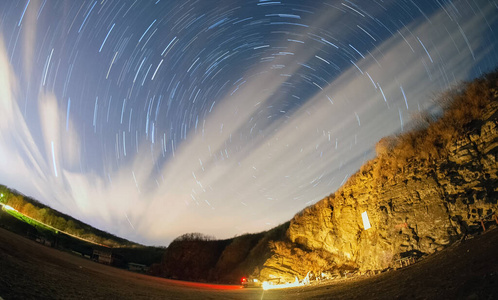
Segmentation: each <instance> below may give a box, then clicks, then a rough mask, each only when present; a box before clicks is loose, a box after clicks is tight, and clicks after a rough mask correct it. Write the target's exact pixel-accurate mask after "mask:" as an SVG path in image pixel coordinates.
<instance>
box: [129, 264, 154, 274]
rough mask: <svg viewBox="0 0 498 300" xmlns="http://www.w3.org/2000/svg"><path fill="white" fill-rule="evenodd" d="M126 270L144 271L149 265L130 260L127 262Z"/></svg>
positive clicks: (147, 269)
mask: <svg viewBox="0 0 498 300" xmlns="http://www.w3.org/2000/svg"><path fill="white" fill-rule="evenodd" d="M128 270H129V271H132V272H140V273H145V272H147V271H149V267H147V266H146V265H142V264H137V263H132V262H130V263H128Z"/></svg>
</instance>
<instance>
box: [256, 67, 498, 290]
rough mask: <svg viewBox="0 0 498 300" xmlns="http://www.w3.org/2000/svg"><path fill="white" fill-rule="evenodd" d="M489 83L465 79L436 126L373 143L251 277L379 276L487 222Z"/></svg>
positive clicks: (494, 135) (492, 180)
mask: <svg viewBox="0 0 498 300" xmlns="http://www.w3.org/2000/svg"><path fill="white" fill-rule="evenodd" d="M496 87H497V75H496V73H495V74H490V75H488V76H487V77H483V78H481V79H479V80H476V81H474V82H471V83H467V84H466V85H465V88H464V89H463V90H461V91H458V92H454V93H453V95H452V101H451V104H449V105H447V107H444V109H445V113H444V115H443V116H442V117H441V118H439V119H438V120H429V122H428V123H427V124H426V126H423V127H422V128H418V129H417V130H413V131H412V132H409V133H405V134H403V135H401V136H398V137H391V138H385V139H383V140H381V141H380V142H379V144H378V145H377V149H376V150H377V157H376V158H375V159H373V160H371V161H369V162H368V163H367V164H365V165H364V166H363V167H362V168H361V169H360V170H359V171H358V172H357V173H356V174H355V175H354V176H352V177H351V178H350V179H349V180H348V182H347V183H346V184H345V185H344V186H342V187H341V188H340V189H339V190H338V191H336V192H335V193H334V194H332V195H330V196H329V197H327V198H325V199H323V200H321V201H319V202H318V203H316V204H315V205H313V206H310V207H308V208H306V209H304V210H303V211H302V212H300V213H299V214H297V215H296V216H295V217H294V218H293V219H292V220H291V222H290V226H289V229H288V230H287V235H286V239H284V240H281V241H273V242H272V243H271V244H270V247H271V250H272V255H271V257H270V258H269V259H268V260H267V261H266V262H265V263H264V266H263V268H262V269H261V271H260V276H259V277H260V279H262V280H272V278H282V280H286V281H293V280H294V277H295V276H297V277H298V278H300V279H302V278H303V277H304V276H306V274H307V272H308V271H312V272H314V273H315V274H317V273H318V274H320V272H329V273H330V272H332V273H340V272H346V271H348V270H357V271H359V272H365V271H369V270H373V271H375V270H383V269H386V268H389V267H393V264H394V263H395V261H396V259H400V258H403V257H404V256H422V255H426V254H431V253H433V252H435V251H438V250H441V249H443V248H444V247H446V246H448V245H450V244H451V243H453V242H455V241H457V240H459V239H461V238H463V237H464V236H465V235H467V234H471V233H473V232H475V231H476V230H482V229H481V220H484V225H487V224H489V222H492V221H493V220H492V215H491V214H493V213H495V212H496V211H497V208H498V205H497V199H498V162H497V160H498V118H497V117H498V101H497V99H498V90H497V88H496ZM364 212H366V214H367V215H368V218H369V222H370V224H371V228H370V229H367V230H365V229H364V223H363V219H362V213H364Z"/></svg>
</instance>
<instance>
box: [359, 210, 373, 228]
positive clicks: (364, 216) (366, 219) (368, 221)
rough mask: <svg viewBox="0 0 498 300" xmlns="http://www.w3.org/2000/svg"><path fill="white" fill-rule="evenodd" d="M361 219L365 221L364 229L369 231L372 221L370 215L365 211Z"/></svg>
mask: <svg viewBox="0 0 498 300" xmlns="http://www.w3.org/2000/svg"><path fill="white" fill-rule="evenodd" d="M361 218H362V219H363V228H365V230H367V229H369V228H370V227H372V226H370V220H369V219H368V214H367V212H366V211H364V212H363V213H362V214H361Z"/></svg>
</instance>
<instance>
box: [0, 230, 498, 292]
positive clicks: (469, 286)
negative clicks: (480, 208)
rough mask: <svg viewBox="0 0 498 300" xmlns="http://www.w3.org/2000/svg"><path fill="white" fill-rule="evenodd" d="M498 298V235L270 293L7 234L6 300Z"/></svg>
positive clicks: (2, 239) (0, 269)
mask: <svg viewBox="0 0 498 300" xmlns="http://www.w3.org/2000/svg"><path fill="white" fill-rule="evenodd" d="M2 298H3V299H4V300H9V299H368V300H371V299H498V229H494V230H488V231H487V232H485V233H484V234H481V235H478V236H476V237H475V238H473V239H470V240H466V241H463V242H462V243H460V244H458V245H454V246H452V247H450V248H448V249H446V250H444V251H441V252H439V253H437V254H435V255H432V256H430V257H429V258H427V259H424V260H422V261H419V262H417V263H415V264H413V265H411V266H408V267H405V268H403V269H399V270H396V271H390V272H385V273H382V274H379V275H376V276H371V277H356V278H351V279H346V280H341V281H335V282H329V283H322V284H319V285H315V286H309V287H299V288H292V289H285V290H270V291H263V290H262V289H252V288H247V289H244V288H241V287H240V286H227V285H210V284H199V283H189V282H182V281H174V280H167V279H163V278H157V277H151V276H146V275H142V274H137V273H132V272H128V271H125V270H121V269H116V268H113V267H109V266H105V265H101V264H98V263H95V262H92V261H90V260H87V259H84V258H81V257H78V256H75V255H72V254H69V253H65V252H61V251H58V250H56V249H53V248H49V247H45V246H42V245H40V244H37V243H36V242H34V241H31V240H28V239H26V238H24V237H21V236H18V235H16V234H13V233H11V232H9V231H6V230H5V229H2V228H0V299H2Z"/></svg>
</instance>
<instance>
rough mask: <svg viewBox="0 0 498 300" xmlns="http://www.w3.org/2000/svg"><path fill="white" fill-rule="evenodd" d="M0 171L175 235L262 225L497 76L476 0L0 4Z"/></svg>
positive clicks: (78, 213) (63, 207)
mask: <svg viewBox="0 0 498 300" xmlns="http://www.w3.org/2000/svg"><path fill="white" fill-rule="evenodd" d="M0 17H1V19H0V90H1V92H0V106H1V107H0V109H1V120H0V170H1V171H0V181H1V183H2V184H6V185H7V186H9V187H12V188H16V189H18V190H19V191H21V192H23V193H25V194H27V195H30V196H33V197H34V198H37V199H39V200H40V201H42V202H44V203H46V204H48V205H50V206H52V207H53V208H55V209H58V210H60V211H62V212H64V213H67V214H70V215H72V216H74V217H76V218H79V219H81V220H83V221H85V222H87V223H89V224H91V225H94V226H96V227H98V228H101V229H103V230H106V231H109V232H111V233H114V234H117V235H119V236H123V237H125V238H128V239H132V240H135V241H138V242H143V243H146V244H156V245H157V244H161V245H167V244H168V243H169V242H170V241H171V240H172V239H174V238H175V237H176V236H178V235H180V234H183V233H186V232H202V233H205V234H211V235H215V236H216V237H218V238H226V237H231V236H234V235H237V234H242V233H246V232H257V231H261V230H267V229H270V228H272V227H274V226H276V225H278V224H280V223H282V222H284V221H286V220H288V219H290V218H291V217H292V216H293V215H294V214H295V213H297V212H298V211H299V210H301V209H303V208H304V207H306V206H308V205H310V204H312V203H315V202H316V201H318V200H319V199H321V198H323V197H325V196H327V195H328V194H330V193H332V192H334V191H335V190H336V189H337V188H338V187H339V186H341V185H342V184H343V183H344V182H346V181H347V179H348V178H349V176H350V175H351V174H353V173H354V172H355V171H356V170H358V168H359V167H360V166H361V165H362V164H363V163H364V162H365V161H367V160H368V159H371V158H372V157H373V156H374V155H375V153H374V151H373V148H374V145H375V143H376V142H377V141H378V140H379V139H380V138H381V137H383V136H386V135H390V134H396V133H400V132H403V131H406V130H409V129H410V125H411V119H412V117H413V116H414V115H416V114H417V113H419V112H420V111H424V110H427V109H430V108H431V105H432V102H431V98H432V97H433V96H434V94H436V93H437V92H440V91H442V90H444V89H446V88H448V87H451V86H453V85H454V84H457V83H458V82H459V81H461V80H468V79H471V78H473V77H476V76H478V75H480V74H482V73H483V72H486V71H490V70H492V69H493V68H494V67H495V66H496V65H497V61H498V55H497V54H498V52H497V41H498V36H497V33H496V32H497V31H496V28H498V7H497V5H496V3H494V2H492V1H487V0H475V1H458V0H456V1H448V0H442V1H410V0H406V1H347V0H345V1H333V0H325V1H298V0H296V1H285V0H282V1H271V0H267V1H263V0H260V1H250V0H247V1H190V0H185V1H167V0H157V1H122V0H119V1H112V0H103V1H95V0H90V1H54V0H44V1H35V0H28V1H3V2H2V4H0Z"/></svg>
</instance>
